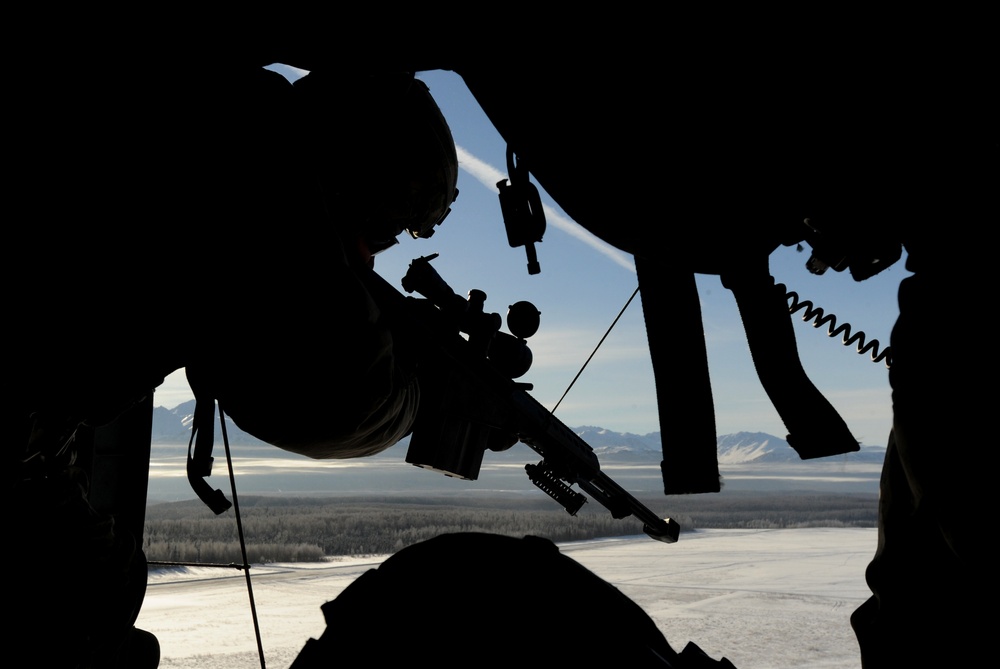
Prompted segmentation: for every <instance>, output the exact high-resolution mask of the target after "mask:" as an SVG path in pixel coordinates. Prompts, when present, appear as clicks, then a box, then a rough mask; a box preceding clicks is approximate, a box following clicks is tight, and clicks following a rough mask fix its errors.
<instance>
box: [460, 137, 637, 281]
mask: <svg viewBox="0 0 1000 669" xmlns="http://www.w3.org/2000/svg"><path fill="white" fill-rule="evenodd" d="M455 150H456V152H457V153H458V166H459V167H460V168H461V169H463V170H465V171H466V172H468V173H469V174H470V175H472V176H473V177H474V178H475V179H476V180H477V181H478V182H480V183H481V184H483V185H484V186H486V187H487V188H489V189H490V190H492V191H494V192H496V190H497V182H498V181H501V180H503V179H506V178H507V175H506V174H504V173H503V172H501V171H500V170H498V169H497V168H495V167H493V166H492V165H490V164H489V163H484V162H483V161H482V160H480V159H479V158H477V157H475V156H474V155H472V154H471V153H469V152H468V151H466V150H465V149H463V148H462V147H461V146H456V147H455ZM542 211H543V212H544V213H545V220H546V222H547V223H551V224H552V225H554V226H555V227H557V228H559V229H560V230H562V231H563V232H565V233H566V234H568V235H570V236H571V237H574V238H576V239H577V240H579V241H581V242H583V243H584V244H586V245H587V246H589V247H591V248H592V249H594V250H595V251H597V252H598V253H600V254H601V255H604V256H606V257H608V258H610V259H611V260H612V261H613V262H615V263H616V264H618V265H621V266H622V267H624V268H625V269H627V270H629V271H630V272H632V273H635V263H633V262H632V256H630V255H629V254H627V253H625V252H624V251H622V250H621V249H618V248H615V247H614V246H611V245H610V244H608V243H607V242H605V241H604V240H602V239H600V238H598V237H595V236H594V235H592V234H591V233H590V232H588V231H587V229H586V228H584V227H583V226H581V225H579V224H578V223H576V222H575V221H572V220H570V219H569V218H567V217H566V216H564V215H563V214H561V213H560V212H558V211H556V210H555V209H553V208H552V207H550V206H548V205H547V204H544V203H543V204H542Z"/></svg>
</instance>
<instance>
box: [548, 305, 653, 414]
mask: <svg viewBox="0 0 1000 669" xmlns="http://www.w3.org/2000/svg"><path fill="white" fill-rule="evenodd" d="M638 294H639V286H636V287H635V290H634V291H632V297H630V298H628V301H627V302H625V306H624V307H622V310H621V311H619V312H618V315H617V316H615V320H613V321H612V322H611V325H610V326H608V330H607V332H605V333H604V336H603V337H601V341H599V342H597V346H595V347H594V350H593V351H591V352H590V357H588V358H587V360H586V362H584V363H583V367H581V368H580V371H579V372H577V373H576V376H574V377H573V380H572V381H570V382H569V385H568V386H567V387H566V390H565V392H563V394H562V397H560V398H559V401H558V402H556V405H555V406H554V407H552V413H553V414H555V412H556V409H558V408H559V405H560V404H562V401H563V400H564V399H566V395H567V394H568V393H569V390H570V388H572V387H573V384H574V383H576V380H577V379H578V378H580V375H581V374H583V370H584V369H586V368H587V365H588V364H590V359H591V358H593V357H594V354H595V353H597V349H599V348H601V344H603V343H604V340H605V339H607V338H608V335H609V334H611V330H612V329H614V327H615V325H616V324H617V323H618V319H620V318H621V317H622V314H624V313H625V310H626V309H628V305H630V304H632V300H634V299H635V296H636V295H638Z"/></svg>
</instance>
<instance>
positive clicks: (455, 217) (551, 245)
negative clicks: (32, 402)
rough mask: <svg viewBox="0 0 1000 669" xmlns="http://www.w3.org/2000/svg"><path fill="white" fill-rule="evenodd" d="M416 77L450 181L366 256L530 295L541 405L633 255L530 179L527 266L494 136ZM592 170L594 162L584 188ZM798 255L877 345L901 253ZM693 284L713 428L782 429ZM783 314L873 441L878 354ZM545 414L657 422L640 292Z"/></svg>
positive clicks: (183, 387)
mask: <svg viewBox="0 0 1000 669" xmlns="http://www.w3.org/2000/svg"><path fill="white" fill-rule="evenodd" d="M419 77H420V78H421V79H423V80H424V81H425V82H427V84H428V86H429V87H430V89H431V93H432V95H433V96H434V98H435V100H436V101H437V102H438V105H439V106H440V107H441V110H442V112H443V113H444V115H445V118H446V119H447V120H448V123H449V125H450V127H451V130H452V134H453V136H454V138H455V143H456V145H457V147H458V153H459V166H460V168H461V169H460V174H459V182H458V188H459V191H460V194H459V197H458V200H457V201H456V202H455V204H454V206H453V208H452V213H451V215H450V216H449V217H448V219H447V220H446V221H445V222H444V223H443V224H442V225H441V226H440V227H439V228H438V229H437V232H436V234H435V235H434V236H433V237H432V238H431V239H426V240H413V239H410V238H409V237H406V236H405V235H404V236H403V237H401V238H400V244H398V245H396V246H394V247H392V248H391V249H389V250H387V251H385V252H384V253H382V254H380V255H379V256H377V258H376V266H375V268H376V270H377V271H378V272H379V273H380V274H381V275H382V276H383V277H385V278H386V279H387V280H389V281H390V282H391V283H393V284H394V285H396V286H399V279H400V278H401V277H402V276H403V275H404V274H405V272H406V268H407V266H408V265H409V263H410V261H411V260H412V259H414V258H416V257H419V256H423V255H428V254H431V253H437V254H439V257H438V258H437V259H436V260H435V261H434V267H435V268H436V269H437V271H438V272H439V273H440V274H441V276H442V277H443V278H444V279H445V280H446V281H448V282H449V283H450V284H451V285H452V287H453V288H454V289H455V291H456V292H457V293H459V294H460V295H465V294H466V293H467V292H468V291H469V290H470V289H473V288H478V289H480V290H483V291H484V292H485V293H486V294H487V300H486V308H487V310H488V311H494V312H497V313H500V314H501V315H503V314H504V313H505V312H506V310H507V306H508V305H510V304H513V303H514V302H516V301H519V300H528V301H531V302H533V303H534V304H535V305H536V306H537V307H538V309H539V311H540V312H541V326H540V328H539V331H538V333H537V334H536V335H535V336H533V337H531V338H530V339H529V340H528V344H529V346H530V347H531V350H532V352H533V355H534V364H533V366H532V368H531V370H530V371H529V372H528V373H527V374H526V375H525V376H524V377H522V378H521V379H519V380H521V381H526V382H529V383H532V384H534V390H533V391H532V393H531V394H532V395H533V396H534V397H535V399H537V400H538V401H539V402H541V403H542V404H543V405H545V406H547V407H549V408H552V407H553V406H554V405H555V403H556V402H557V401H558V400H559V398H560V397H561V396H562V395H563V393H564V391H565V390H566V388H567V386H568V385H569V384H570V382H571V381H572V380H573V377H574V376H576V374H577V372H578V371H579V370H580V367H581V366H582V365H583V364H584V362H585V361H586V360H587V357H588V356H589V355H590V354H591V352H592V351H593V349H594V347H595V346H596V345H597V344H598V342H599V341H600V339H601V337H602V336H604V333H605V331H606V330H607V328H608V327H609V326H610V325H611V323H612V322H613V321H614V319H615V317H616V316H617V315H618V313H619V311H621V309H622V307H623V306H624V305H625V303H626V302H627V301H628V299H629V297H630V296H631V295H632V292H633V291H634V290H635V288H636V286H637V280H636V275H635V269H634V266H633V263H632V258H631V256H629V255H627V254H625V253H622V252H621V251H618V250H617V249H615V248H613V247H610V246H608V245H607V244H605V243H603V242H602V241H601V240H599V239H597V238H595V237H593V236H592V235H590V234H589V233H587V232H586V231H585V230H584V229H583V228H582V227H580V226H578V225H576V224H575V223H574V222H573V221H572V220H571V219H569V217H567V216H566V215H565V214H564V213H563V212H562V210H561V209H560V208H559V207H558V205H556V203H555V202H554V201H553V200H552V199H551V198H549V197H548V196H547V195H546V194H545V193H544V191H542V201H543V205H544V206H545V213H546V221H547V228H546V233H545V236H544V239H543V241H542V243H540V244H538V245H537V246H536V249H537V253H538V260H539V263H540V265H541V273H540V274H537V275H529V274H528V272H527V267H526V263H527V260H526V256H525V253H524V249H523V248H511V247H510V246H509V245H508V243H507V237H506V231H505V228H504V225H503V218H502V216H501V212H500V205H499V201H498V199H497V188H496V182H497V181H499V180H501V179H503V178H505V177H506V174H505V172H506V144H505V143H504V141H503V140H502V138H501V137H500V136H499V134H498V133H497V131H496V129H495V128H494V127H493V125H492V124H491V123H490V122H489V120H488V119H487V118H486V116H485V114H484V113H483V112H482V110H481V109H480V108H479V106H478V104H477V103H476V102H475V100H474V99H473V98H472V96H471V94H470V93H469V92H468V90H467V88H466V87H465V85H464V83H463V82H462V80H461V78H460V77H458V75H456V74H454V73H451V72H443V71H435V72H424V73H420V75H419ZM664 159H665V158H664V157H656V156H653V157H651V160H650V161H649V164H648V166H631V169H656V165H657V164H658V161H659V160H664ZM600 178H601V175H600V173H599V172H597V171H596V170H595V175H594V181H595V187H599V185H600ZM669 224H670V220H669V211H668V212H666V214H665V218H664V220H663V221H652V222H649V223H648V225H664V226H666V225H669ZM668 250H669V249H667V248H665V249H664V251H665V252H666V251H668ZM808 256H809V251H808V248H807V249H806V250H805V251H804V252H801V253H800V252H798V251H796V249H795V248H794V247H782V248H779V249H778V250H777V251H775V252H774V253H773V254H772V256H771V259H770V260H771V271H772V274H773V275H774V277H775V278H776V280H777V281H778V282H780V283H783V284H785V285H786V286H787V287H788V288H789V289H791V290H794V291H796V292H797V293H798V294H799V295H800V297H801V298H802V299H809V300H811V301H812V302H813V303H814V304H815V306H818V307H822V308H823V309H824V311H825V312H826V313H833V314H835V315H836V317H837V322H838V323H843V322H848V323H850V324H851V326H852V329H853V330H854V331H857V330H862V331H864V332H865V333H866V335H867V336H868V338H869V339H871V338H875V339H878V340H879V342H880V343H881V344H882V345H883V346H886V345H888V340H889V333H890V330H891V328H892V324H893V322H894V321H895V318H896V315H897V313H898V308H897V305H896V291H897V288H898V286H899V282H900V281H901V280H902V279H903V278H905V277H906V276H908V272H906V270H905V269H904V268H903V260H905V257H904V259H903V260H900V261H899V262H897V263H896V264H895V265H893V266H892V267H890V268H889V269H888V270H885V271H884V272H883V273H882V274H879V275H877V276H875V277H873V278H871V279H868V280H867V281H864V282H855V281H854V280H853V279H852V278H851V277H850V276H849V275H848V274H847V273H846V272H845V273H835V272H833V271H829V272H827V273H826V274H825V275H823V276H814V275H812V274H810V273H809V272H808V271H807V270H806V269H805V263H806V260H807V259H808ZM665 257H666V255H665ZM698 286H699V296H700V299H701V303H702V311H703V314H702V315H703V321H704V327H705V332H706V338H707V345H708V356H709V366H710V373H711V378H712V386H713V394H714V398H715V411H716V423H717V432H718V433H719V434H729V433H732V432H738V431H752V432H758V431H759V432H767V433H770V434H774V435H777V436H780V437H784V436H785V434H786V430H785V428H784V426H783V424H782V422H781V420H780V418H779V417H778V415H777V412H776V411H775V410H774V408H773V407H772V405H771V403H770V401H769V400H768V398H767V396H766V395H765V394H764V391H763V389H762V388H761V386H760V383H759V381H758V380H757V376H756V373H755V371H754V368H753V363H752V360H751V358H750V353H749V349H748V348H747V345H746V339H745V336H744V333H743V328H742V324H741V322H740V318H739V313H738V310H737V308H736V303H735V300H734V299H733V296H732V294H731V293H730V292H729V291H728V290H726V289H725V288H723V287H722V285H721V283H720V281H719V279H718V277H715V276H699V277H698ZM793 320H794V322H795V323H796V327H795V330H796V337H797V341H798V347H799V353H800V357H801V359H802V362H803V365H804V367H805V369H806V372H807V373H808V374H809V376H810V378H811V379H812V381H813V382H814V383H815V384H816V386H817V387H818V388H819V389H820V391H821V392H823V394H824V395H825V396H826V397H827V399H828V400H829V401H830V402H831V403H832V404H833V405H834V407H836V408H837V409H838V411H839V412H840V413H841V415H842V416H843V417H844V419H845V420H846V421H847V424H848V426H849V427H850V428H851V431H852V432H853V433H854V436H855V437H857V438H858V439H859V440H860V441H861V442H862V443H863V444H868V445H884V442H885V439H886V437H887V435H888V432H889V427H890V421H891V403H890V391H889V385H888V376H887V369H886V367H885V365H884V364H883V363H873V362H872V361H871V359H870V357H869V355H867V354H865V355H858V354H857V353H856V352H855V348H854V347H853V346H852V347H844V346H843V345H842V344H841V343H840V338H839V337H838V338H830V337H828V336H827V335H826V327H825V326H824V327H823V328H820V329H816V328H814V327H813V326H812V325H811V324H807V323H804V322H802V321H801V319H800V318H799V316H797V315H796V316H793ZM683 354H684V353H683V352H678V355H683ZM678 391H681V392H682V389H678ZM191 397H192V395H191V392H190V390H189V389H188V387H187V383H186V380H185V379H184V376H183V373H175V374H173V375H171V376H170V377H168V379H167V380H166V381H165V382H164V384H163V385H162V386H161V387H160V388H158V389H157V394H156V404H157V405H159V406H166V407H168V408H172V407H174V406H176V405H177V404H179V403H181V402H183V401H186V400H188V399H191ZM556 415H557V416H558V417H559V418H560V419H561V420H562V421H563V422H565V423H566V424H568V425H570V426H580V425H596V426H600V427H605V428H608V429H612V430H615V431H621V432H633V433H638V434H645V433H648V432H653V431H656V430H659V429H660V428H661V426H660V425H659V420H658V417H657V410H656V396H655V389H654V385H653V378H652V367H651V363H650V360H649V349H648V345H647V341H646V333H645V326H644V324H643V315H642V307H641V304H640V300H639V298H636V299H635V300H634V301H633V302H632V304H631V305H630V306H629V307H628V309H627V310H626V311H625V313H624V315H623V316H622V317H621V319H620V320H619V322H618V323H617V325H616V326H615V328H614V330H613V331H612V332H611V334H610V335H609V336H608V338H607V339H606V341H605V342H604V344H603V345H602V347H601V349H600V350H599V351H598V352H597V353H596V354H595V356H594V358H593V359H592V360H591V362H590V363H589V365H588V366H587V369H586V370H585V371H584V372H583V374H582V375H581V376H580V378H579V380H578V381H577V382H576V384H575V385H574V386H573V388H572V390H571V391H570V392H569V394H568V395H567V396H566V398H565V399H564V400H563V402H562V403H561V404H560V406H559V408H558V410H557V412H556ZM683 419H684V417H683V416H680V415H678V416H677V417H676V420H678V421H681V420H683ZM662 427H663V429H664V430H665V431H669V429H670V427H669V426H662Z"/></svg>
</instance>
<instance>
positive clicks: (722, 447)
mask: <svg viewBox="0 0 1000 669" xmlns="http://www.w3.org/2000/svg"><path fill="white" fill-rule="evenodd" d="M194 404H195V403H194V400H191V401H190V402H185V403H184V404H181V405H179V406H177V407H175V408H174V409H165V408H163V407H157V408H155V409H154V410H153V435H152V436H153V443H154V444H187V442H188V440H189V439H190V437H191V419H192V415H193V414H194ZM573 431H574V432H576V433H577V434H578V435H579V436H580V437H581V438H582V439H583V440H584V441H585V442H587V443H588V444H590V446H591V448H593V449H594V452H595V453H596V454H597V456H598V458H599V459H600V460H601V462H635V463H649V462H659V461H660V460H661V459H662V458H663V455H662V441H661V432H650V433H648V434H633V433H631V432H615V431H612V430H607V429H605V428H602V427H597V426H593V425H584V426H581V427H575V428H573ZM226 432H227V434H228V436H229V441H230V443H231V444H234V445H262V442H261V441H259V440H258V439H256V438H255V437H253V436H251V435H249V434H247V433H245V432H243V431H242V430H240V429H239V427H237V426H236V425H235V424H234V423H233V422H232V421H231V420H229V421H228V422H227V424H226ZM215 438H216V443H218V444H221V443H222V434H221V429H220V428H219V425H218V420H216V435H215ZM400 445H401V446H405V444H400ZM393 450H395V448H394V449H393ZM281 453H282V452H281V451H280V450H279V449H274V455H275V456H278V455H280V454H281ZM718 453H719V456H718V457H719V464H720V465H738V464H748V463H781V462H800V461H801V459H800V458H799V456H798V454H797V453H796V452H795V451H794V450H793V449H792V447H791V446H789V445H788V442H786V441H785V440H784V439H782V438H780V437H776V436H774V435H772V434H765V433H763V432H737V433H735V434H724V435H719V437H718ZM884 456H885V448H884V447H880V446H862V447H861V450H860V451H858V452H856V453H848V454H846V455H842V456H833V457H837V458H844V459H847V460H850V461H852V462H873V463H880V462H882V460H883V458H884ZM491 457H496V456H495V455H494V456H491ZM821 459H822V458H821Z"/></svg>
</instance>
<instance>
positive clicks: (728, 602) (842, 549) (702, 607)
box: [137, 528, 876, 669]
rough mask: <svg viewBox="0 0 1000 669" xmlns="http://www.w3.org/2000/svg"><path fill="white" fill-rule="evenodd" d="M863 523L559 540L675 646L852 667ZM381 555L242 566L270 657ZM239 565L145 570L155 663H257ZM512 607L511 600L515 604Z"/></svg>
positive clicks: (230, 668)
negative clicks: (157, 651) (666, 537)
mask: <svg viewBox="0 0 1000 669" xmlns="http://www.w3.org/2000/svg"><path fill="white" fill-rule="evenodd" d="M875 542H876V530H875V529H845V528H814V529H791V530H701V531H698V532H695V533H685V534H682V535H681V537H680V540H679V541H678V542H677V543H675V544H664V543H660V542H657V541H653V540H651V539H649V538H647V537H645V536H641V537H632V538H626V539H607V540H599V541H588V542H578V543H569V544H562V545H561V546H560V548H561V550H562V552H563V553H564V554H566V555H568V556H569V557H572V558H573V559H574V560H576V561H578V562H580V563H581V564H583V565H584V566H586V567H587V568H589V569H590V570H591V571H593V572H594V573H596V574H597V575H599V576H601V577H602V578H604V579H605V580H607V581H609V582H610V583H612V584H614V585H615V586H617V587H618V588H619V589H620V590H621V591H622V592H624V593H625V594H626V595H628V596H629V597H631V598H632V599H633V600H634V601H635V602H636V603H638V604H639V605H640V606H641V607H642V608H643V609H644V610H645V611H646V612H647V613H648V614H649V615H650V616H651V617H652V618H653V619H654V620H655V621H656V622H657V624H658V625H659V626H660V629H661V630H662V631H663V633H664V635H665V636H666V637H667V639H668V641H670V644H671V645H672V646H673V647H674V648H675V649H676V650H678V651H679V650H681V649H682V648H683V647H684V646H685V645H686V644H687V642H688V641H694V642H695V643H696V644H698V646H700V647H701V648H702V649H703V650H704V651H705V652H706V653H708V654H709V655H710V656H712V657H713V658H716V659H719V658H722V657H726V658H728V659H729V660H730V661H731V662H733V664H735V665H736V667H737V668H738V669H778V668H788V669H791V668H793V667H794V668H795V669H832V668H838V669H839V668H844V669H847V668H851V669H854V668H856V667H859V666H860V659H859V655H858V646H857V642H856V641H855V639H854V635H853V633H852V632H851V626H850V622H849V620H850V615H851V612H852V611H853V610H854V609H855V608H856V607H857V606H858V605H859V604H860V603H861V602H863V601H864V600H865V599H867V598H868V596H869V594H870V593H869V591H868V588H867V586H866V585H865V580H864V572H865V568H866V567H867V565H868V562H869V561H870V560H871V557H872V554H873V553H874V550H875ZM382 559H383V558H378V557H376V558H368V559H366V558H350V559H343V560H340V561H335V562H330V563H325V564H308V565H302V564H296V565H267V566H260V567H254V568H253V569H252V570H251V578H252V590H253V597H254V602H255V604H256V607H255V608H256V612H257V619H258V624H259V628H260V635H261V646H262V647H263V651H264V659H265V661H266V666H267V667H268V668H272V669H273V668H279V669H284V668H287V667H288V666H289V665H290V664H291V663H292V661H293V660H294V659H295V657H296V655H298V653H299V651H300V650H301V648H302V646H303V645H304V644H305V642H306V640H307V639H309V638H310V637H319V636H320V635H321V634H322V633H323V631H324V628H325V625H324V621H323V615H322V612H321V610H320V606H321V605H322V604H323V603H324V602H326V601H328V600H330V599H333V598H335V597H336V596H337V595H338V594H339V593H340V592H341V591H342V590H343V589H344V588H345V587H346V586H347V585H349V584H350V583H351V582H352V581H353V580H354V579H355V578H357V577H358V576H359V575H360V574H362V573H363V572H364V571H366V570H368V569H371V568H373V567H377V566H378V564H379V563H380V562H381V560H382ZM249 602H250V600H249V594H248V590H247V584H246V578H245V576H244V574H243V572H241V571H236V570H228V569H225V570H224V569H218V568H199V569H197V570H194V571H191V570H188V573H185V574H180V573H177V572H173V573H171V572H164V573H154V574H151V576H150V584H149V589H148V591H147V595H146V600H145V603H144V605H143V609H142V613H141V614H140V616H139V620H138V622H137V626H139V627H141V628H143V629H146V630H148V631H150V632H153V633H154V634H156V636H157V638H158V639H159V641H160V647H161V654H162V657H161V661H160V667H163V668H178V667H184V668H190V669H237V668H239V669H248V668H250V669H252V668H254V667H260V666H261V663H260V657H259V654H258V649H257V639H256V635H255V632H254V624H253V617H252V613H251V608H250V605H249ZM515 606H516V605H515Z"/></svg>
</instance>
